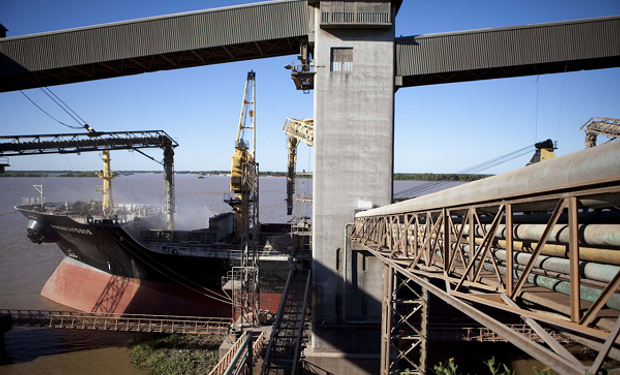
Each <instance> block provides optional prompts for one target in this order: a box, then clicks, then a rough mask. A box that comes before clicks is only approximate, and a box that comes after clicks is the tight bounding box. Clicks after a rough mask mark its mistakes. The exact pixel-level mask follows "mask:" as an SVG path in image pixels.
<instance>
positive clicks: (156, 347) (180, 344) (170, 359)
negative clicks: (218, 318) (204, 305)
mask: <svg viewBox="0 0 620 375" xmlns="http://www.w3.org/2000/svg"><path fill="white" fill-rule="evenodd" d="M223 339H224V336H216V335H175V334H172V335H159V336H157V337H156V338H154V339H150V340H146V341H142V342H138V343H136V344H134V345H132V346H131V353H130V355H131V361H132V363H133V364H134V365H135V366H136V367H137V368H139V369H141V370H147V371H148V373H149V375H164V374H166V375H177V374H179V375H180V374H187V375H194V374H208V373H209V372H210V371H211V369H213V367H215V365H216V364H217V362H218V355H217V352H216V350H217V348H218V347H219V346H220V344H221V343H222V341H223Z"/></svg>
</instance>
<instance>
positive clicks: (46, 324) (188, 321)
mask: <svg viewBox="0 0 620 375" xmlns="http://www.w3.org/2000/svg"><path fill="white" fill-rule="evenodd" d="M0 314H6V315H9V316H10V317H11V319H10V321H11V325H12V326H13V327H15V326H19V327H39V328H69V329H90V330H100V331H121V332H154V333H180V334H192V335H208V334H217V335H223V334H226V333H228V328H229V327H230V324H231V322H232V320H231V319H230V318H207V317H198V316H174V315H146V314H96V313H83V312H74V311H46V310H3V309H0Z"/></svg>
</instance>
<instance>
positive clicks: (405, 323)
mask: <svg viewBox="0 0 620 375" xmlns="http://www.w3.org/2000/svg"><path fill="white" fill-rule="evenodd" d="M427 327H428V291H427V289H425V288H422V287H421V286H420V285H418V284H416V283H414V282H413V281H411V280H410V279H408V278H406V277H403V275H401V274H399V273H397V272H394V269H393V267H392V266H386V267H384V270H383V321H382V335H381V336H382V341H381V374H382V375H391V374H400V373H401V372H403V371H404V370H406V369H408V370H409V373H410V374H418V375H423V374H426V357H427V351H428V346H427V336H428V335H427Z"/></svg>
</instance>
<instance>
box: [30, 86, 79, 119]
mask: <svg viewBox="0 0 620 375" xmlns="http://www.w3.org/2000/svg"><path fill="white" fill-rule="evenodd" d="M39 90H41V91H43V93H44V94H45V95H47V97H48V98H50V99H51V100H52V101H53V102H54V103H56V105H57V106H59V107H60V109H62V110H63V111H65V113H66V114H68V115H69V116H71V118H72V119H73V120H75V122H77V123H78V124H80V125H82V127H83V126H84V124H85V123H84V124H82V123H81V122H79V121H78V119H76V118H75V116H73V115H72V114H71V112H69V111H68V110H67V108H68V107H67V108H65V107H63V106H62V105H61V104H60V103H59V102H58V100H56V99H54V97H52V96H51V95H50V94H49V93H48V92H47V91H45V90H43V89H42V88H39ZM48 90H49V89H48ZM50 93H51V91H50ZM52 94H53V93H52ZM54 96H56V95H54ZM58 99H59V100H60V98H58ZM61 102H62V100H61ZM63 103H64V102H63ZM65 105H66V104H65ZM78 117H79V116H78Z"/></svg>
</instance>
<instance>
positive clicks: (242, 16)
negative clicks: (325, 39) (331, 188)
mask: <svg viewBox="0 0 620 375" xmlns="http://www.w3.org/2000/svg"><path fill="white" fill-rule="evenodd" d="M309 13H310V12H309V9H308V3H307V2H306V1H303V0H302V1H299V0H295V1H273V2H263V3H258V4H244V5H237V6H229V7H222V8H215V9H206V10H200V11H194V12H185V13H179V14H171V15H166V16H159V17H150V18H142V19H136V20H130V21H124V22H115V23H108V24H103V25H95V26H89V27H81V28H77V29H70V30H62V31H54V32H47V33H40V34H33V35H23V36H15V37H8V38H2V39H0V92H4V91H14V90H23V89H29V88H35V87H44V86H54V85H62V84H68V83H75V82H83V81H92V80H98V79H105V78H113V77H121V76H127V75H133V74H141V73H147V72H155V71H159V70H170V69H179V68H188V67H194V66H202V65H211V64H220V63H227V62H233V61H242V60H250V59H259V58H267V57H276V56H287V55H294V54H297V53H299V48H300V46H301V42H302V39H305V38H307V35H308V16H309ZM40 56H45V58H44V59H41V58H39V57H40Z"/></svg>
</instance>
